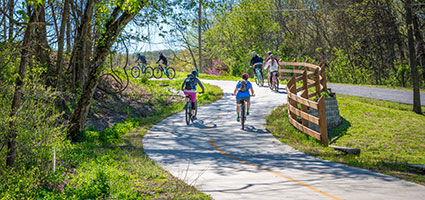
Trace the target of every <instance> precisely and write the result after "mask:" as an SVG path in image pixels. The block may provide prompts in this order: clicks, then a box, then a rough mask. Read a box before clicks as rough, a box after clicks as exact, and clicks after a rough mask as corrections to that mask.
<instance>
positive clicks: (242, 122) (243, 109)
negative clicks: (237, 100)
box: [241, 101, 245, 130]
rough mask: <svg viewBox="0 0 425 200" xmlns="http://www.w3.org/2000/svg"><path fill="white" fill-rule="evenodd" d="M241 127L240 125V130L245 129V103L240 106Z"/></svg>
mask: <svg viewBox="0 0 425 200" xmlns="http://www.w3.org/2000/svg"><path fill="white" fill-rule="evenodd" d="M241 125H242V130H244V129H245V101H243V102H242V105H241Z"/></svg>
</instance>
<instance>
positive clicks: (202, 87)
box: [196, 79, 205, 93]
mask: <svg viewBox="0 0 425 200" xmlns="http://www.w3.org/2000/svg"><path fill="white" fill-rule="evenodd" d="M196 80H198V83H199V86H200V87H201V89H202V93H204V92H205V90H204V85H202V83H201V81H200V80H199V79H196Z"/></svg>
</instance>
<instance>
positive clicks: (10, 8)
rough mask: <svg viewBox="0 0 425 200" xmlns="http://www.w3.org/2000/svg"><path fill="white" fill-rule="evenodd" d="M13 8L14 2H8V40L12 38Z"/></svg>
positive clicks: (10, 0) (11, 0)
mask: <svg viewBox="0 0 425 200" xmlns="http://www.w3.org/2000/svg"><path fill="white" fill-rule="evenodd" d="M14 7H15V2H14V1H13V0H9V16H10V18H11V19H9V40H11V39H12V38H13V22H12V21H13V12H14V9H13V8H14Z"/></svg>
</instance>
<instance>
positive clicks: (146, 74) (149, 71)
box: [144, 66, 153, 78]
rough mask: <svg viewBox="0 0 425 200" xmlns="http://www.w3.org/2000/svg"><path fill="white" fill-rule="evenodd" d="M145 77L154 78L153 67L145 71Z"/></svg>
mask: <svg viewBox="0 0 425 200" xmlns="http://www.w3.org/2000/svg"><path fill="white" fill-rule="evenodd" d="M144 74H145V76H148V78H152V76H153V69H152V67H149V66H148V67H146V69H145V73H144Z"/></svg>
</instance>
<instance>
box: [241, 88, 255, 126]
mask: <svg viewBox="0 0 425 200" xmlns="http://www.w3.org/2000/svg"><path fill="white" fill-rule="evenodd" d="M251 97H255V95H251ZM245 104H246V100H244V99H242V104H241V118H240V119H241V126H242V130H244V129H245V121H246V109H245V107H246V106H245Z"/></svg>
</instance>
